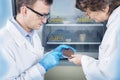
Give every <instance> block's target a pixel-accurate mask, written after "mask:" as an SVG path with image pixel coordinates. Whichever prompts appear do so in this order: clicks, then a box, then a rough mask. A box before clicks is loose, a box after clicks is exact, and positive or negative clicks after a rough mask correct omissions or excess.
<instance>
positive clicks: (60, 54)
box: [53, 45, 76, 58]
mask: <svg viewBox="0 0 120 80" xmlns="http://www.w3.org/2000/svg"><path fill="white" fill-rule="evenodd" d="M69 48H70V49H72V50H73V52H74V53H75V52H76V49H74V48H73V47H71V46H68V45H59V46H58V47H57V48H55V49H54V50H53V51H54V52H59V56H60V58H65V56H64V55H63V54H62V50H63V49H69Z"/></svg>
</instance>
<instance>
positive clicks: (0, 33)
mask: <svg viewBox="0 0 120 80" xmlns="http://www.w3.org/2000/svg"><path fill="white" fill-rule="evenodd" d="M51 4H52V0H16V8H17V15H16V16H15V17H14V18H11V19H9V20H8V22H7V24H6V26H5V27H3V29H1V30H0V39H1V40H2V41H3V42H2V44H0V45H1V46H2V47H1V51H2V52H3V54H4V57H5V60H6V62H7V63H8V67H9V68H8V70H7V73H6V74H5V76H4V78H3V80H43V79H44V74H45V72H46V71H48V70H49V69H51V68H52V67H54V66H56V65H57V64H58V63H59V59H60V57H62V52H61V51H62V49H63V48H71V47H70V46H66V45H60V46H58V47H57V48H55V49H54V50H52V51H50V52H48V53H47V54H46V55H45V56H43V53H44V48H43V47H42V45H41V41H40V39H39V36H38V34H37V32H36V30H38V29H39V28H40V26H41V25H42V24H43V23H46V19H47V17H48V13H49V11H50V6H51ZM71 49H73V48H71Z"/></svg>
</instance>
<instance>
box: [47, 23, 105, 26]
mask: <svg viewBox="0 0 120 80" xmlns="http://www.w3.org/2000/svg"><path fill="white" fill-rule="evenodd" d="M46 26H55V27H56V26H91V27H93V26H103V24H100V23H98V24H87V23H86V24H46Z"/></svg>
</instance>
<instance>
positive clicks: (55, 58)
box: [39, 45, 76, 71]
mask: <svg viewBox="0 0 120 80" xmlns="http://www.w3.org/2000/svg"><path fill="white" fill-rule="evenodd" d="M69 48H70V49H72V50H73V51H74V52H75V51H76V50H75V49H74V48H72V47H71V46H67V45H60V46H58V47H57V48H55V49H54V50H52V51H50V52H48V53H46V54H45V56H44V57H43V59H42V60H41V61H40V62H39V63H40V64H41V65H42V66H43V67H44V68H45V69H46V71H48V70H49V69H51V68H52V67H54V66H56V65H57V64H59V60H60V58H64V56H63V54H62V50H63V49H69Z"/></svg>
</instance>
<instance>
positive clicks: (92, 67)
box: [81, 55, 106, 80]
mask: <svg viewBox="0 0 120 80" xmlns="http://www.w3.org/2000/svg"><path fill="white" fill-rule="evenodd" d="M81 63H82V68H83V71H84V74H85V76H86V78H87V80H106V79H105V77H104V75H102V72H101V71H100V69H99V65H98V64H99V61H98V60H96V59H94V58H92V57H89V56H85V55H83V57H82V59H81Z"/></svg>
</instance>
